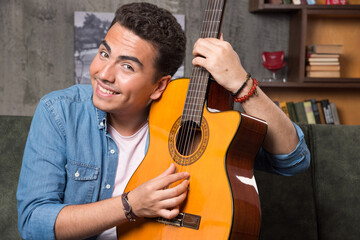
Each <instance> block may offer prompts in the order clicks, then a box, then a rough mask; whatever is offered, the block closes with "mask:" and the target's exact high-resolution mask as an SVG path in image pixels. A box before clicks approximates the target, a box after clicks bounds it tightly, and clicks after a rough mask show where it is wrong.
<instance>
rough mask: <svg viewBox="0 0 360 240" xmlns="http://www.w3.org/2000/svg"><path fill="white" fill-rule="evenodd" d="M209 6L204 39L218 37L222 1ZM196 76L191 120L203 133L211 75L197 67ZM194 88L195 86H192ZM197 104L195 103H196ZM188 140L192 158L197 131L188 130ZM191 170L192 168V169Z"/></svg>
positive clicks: (185, 166)
mask: <svg viewBox="0 0 360 240" xmlns="http://www.w3.org/2000/svg"><path fill="white" fill-rule="evenodd" d="M208 3H209V6H208V8H207V11H206V14H205V17H204V22H203V27H202V31H201V34H200V35H203V36H202V37H204V38H209V37H216V36H212V35H213V33H215V30H216V29H214V28H217V23H218V22H217V21H216V20H218V16H217V15H218V13H219V12H220V11H219V10H220V9H219V4H220V1H216V0H215V1H209V2H208ZM195 72H196V76H197V78H195V79H194V80H196V81H195V89H193V88H192V93H193V95H194V94H195V97H193V96H192V98H191V101H190V102H192V103H193V108H191V111H190V118H191V117H193V118H194V117H195V116H196V117H195V119H196V120H197V121H195V122H197V123H199V127H200V131H201V121H200V120H201V119H202V118H201V115H202V111H203V108H204V101H205V94H206V87H207V84H208V78H209V73H208V72H207V71H206V70H205V71H204V69H203V68H201V67H197V68H196V71H195ZM192 86H194V84H193V85H192ZM194 102H195V103H194ZM186 136H187V139H186V146H185V149H186V151H185V156H190V155H191V154H193V153H194V151H193V150H197V149H195V147H197V148H198V147H199V145H198V146H195V144H194V142H195V137H196V131H195V129H194V130H193V129H191V128H189V129H188V130H187V134H186ZM200 143H201V138H200ZM183 159H185V157H183ZM184 161H186V160H183V165H182V166H184V168H185V169H186V170H187V168H189V167H188V166H187V164H186V163H185V162H184ZM190 169H191V168H190Z"/></svg>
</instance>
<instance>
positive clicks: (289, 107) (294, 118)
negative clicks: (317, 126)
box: [286, 101, 298, 122]
mask: <svg viewBox="0 0 360 240" xmlns="http://www.w3.org/2000/svg"><path fill="white" fill-rule="evenodd" d="M286 107H287V110H288V113H289V117H290V119H291V121H293V122H297V121H298V119H297V116H296V112H295V107H294V102H291V101H290V102H286Z"/></svg>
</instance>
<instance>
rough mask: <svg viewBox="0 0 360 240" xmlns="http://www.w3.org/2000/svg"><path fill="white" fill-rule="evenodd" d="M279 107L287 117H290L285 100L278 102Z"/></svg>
mask: <svg viewBox="0 0 360 240" xmlns="http://www.w3.org/2000/svg"><path fill="white" fill-rule="evenodd" d="M280 108H281V110H282V111H283V112H284V113H285V114H286V116H288V118H290V115H289V111H288V109H287V106H286V102H285V101H282V102H280Z"/></svg>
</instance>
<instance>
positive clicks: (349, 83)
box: [259, 78, 360, 89]
mask: <svg viewBox="0 0 360 240" xmlns="http://www.w3.org/2000/svg"><path fill="white" fill-rule="evenodd" d="M304 80H305V82H301V83H299V82H285V83H283V82H259V86H260V87H261V88H318V89H320V88H339V89H348V88H352V89H354V88H358V89H360V78H354V79H343V80H345V81H344V82H340V81H339V79H335V78H334V79H333V78H324V79H321V78H305V79H304Z"/></svg>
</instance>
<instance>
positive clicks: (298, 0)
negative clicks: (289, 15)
mask: <svg viewBox="0 0 360 240" xmlns="http://www.w3.org/2000/svg"><path fill="white" fill-rule="evenodd" d="M292 2H293V4H295V5H300V4H301V1H300V0H293V1H292Z"/></svg>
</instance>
